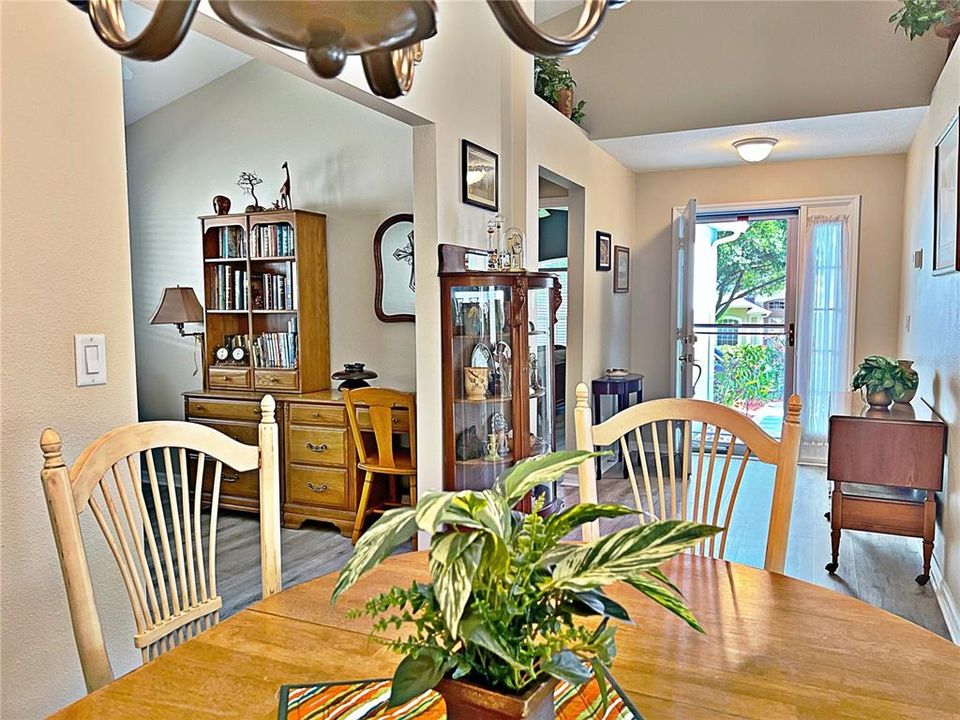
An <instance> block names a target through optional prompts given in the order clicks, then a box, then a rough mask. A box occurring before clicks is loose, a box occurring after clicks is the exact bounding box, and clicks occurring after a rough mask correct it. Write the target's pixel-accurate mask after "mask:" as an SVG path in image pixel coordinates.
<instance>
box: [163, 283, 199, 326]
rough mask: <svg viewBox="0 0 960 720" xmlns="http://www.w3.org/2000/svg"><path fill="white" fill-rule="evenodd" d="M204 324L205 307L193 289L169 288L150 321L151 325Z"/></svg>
mask: <svg viewBox="0 0 960 720" xmlns="http://www.w3.org/2000/svg"><path fill="white" fill-rule="evenodd" d="M196 322H203V306H201V305H200V301H199V300H197V295H196V293H194V292H193V288H189V287H180V286H179V285H178V286H177V287H169V288H165V289H164V291H163V296H162V297H161V298H160V305H159V306H157V311H156V312H155V313H154V314H153V318H152V319H151V320H150V324H151V325H182V324H184V323H196Z"/></svg>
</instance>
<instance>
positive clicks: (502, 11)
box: [487, 0, 623, 57]
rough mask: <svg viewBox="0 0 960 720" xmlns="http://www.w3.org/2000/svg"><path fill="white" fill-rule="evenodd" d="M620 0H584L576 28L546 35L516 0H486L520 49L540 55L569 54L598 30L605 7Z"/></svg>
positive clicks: (581, 47)
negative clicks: (562, 33)
mask: <svg viewBox="0 0 960 720" xmlns="http://www.w3.org/2000/svg"><path fill="white" fill-rule="evenodd" d="M622 4H623V2H618V1H617V0H614V2H611V3H608V0H584V7H583V12H582V13H581V15H580V22H579V23H578V25H577V27H576V29H575V30H574V31H573V32H571V33H569V34H567V35H559V36H558V35H550V34H548V33H545V32H544V31H543V30H541V29H540V28H539V27H537V25H536V23H534V22H532V21H531V20H530V18H529V17H528V16H527V14H526V13H525V12H524V11H523V8H522V7H521V6H520V3H519V2H518V1H517V0H487V5H488V6H489V7H490V10H491V12H493V16H494V17H495V18H496V19H497V22H498V23H500V27H501V28H502V29H503V31H504V32H505V33H506V34H507V36H508V37H509V38H510V39H511V40H512V41H513V43H514V44H515V45H517V46H518V47H519V48H521V49H522V50H525V51H526V52H528V53H530V54H532V55H540V56H543V57H556V56H558V55H573V54H574V53H577V52H579V51H580V50H582V49H583V48H584V47H586V45H587V43H589V42H590V41H591V40H593V38H594V36H595V35H596V34H597V32H598V31H599V30H600V25H601V24H602V23H603V18H604V15H605V14H606V12H607V9H608V6H609V7H618V6H619V5H622Z"/></svg>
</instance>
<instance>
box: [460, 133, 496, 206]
mask: <svg viewBox="0 0 960 720" xmlns="http://www.w3.org/2000/svg"><path fill="white" fill-rule="evenodd" d="M499 169H500V158H499V157H498V156H497V154H496V153H494V152H490V151H489V150H487V149H486V148H482V147H480V146H479V145H477V144H475V143H472V142H470V141H469V140H461V144H460V178H461V179H460V185H461V191H462V193H461V194H462V197H463V202H465V203H466V204H467V205H475V206H476V207H479V208H483V209H484V210H492V211H494V212H496V211H497V210H499V206H500V176H499Z"/></svg>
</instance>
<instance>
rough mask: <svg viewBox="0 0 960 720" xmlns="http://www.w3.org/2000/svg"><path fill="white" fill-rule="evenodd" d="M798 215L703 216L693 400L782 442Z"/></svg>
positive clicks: (697, 253)
mask: <svg viewBox="0 0 960 720" xmlns="http://www.w3.org/2000/svg"><path fill="white" fill-rule="evenodd" d="M798 226H799V213H798V211H797V210H796V209H793V210H783V211H775V212H769V211H765V212H753V213H738V214H737V215H730V214H716V215H698V216H697V222H696V238H695V242H694V263H693V265H694V273H695V276H694V282H693V283H692V290H693V293H692V295H693V298H692V299H693V330H694V334H695V335H696V337H697V342H696V344H695V345H694V358H695V360H694V364H695V368H699V371H700V372H699V376H697V374H695V375H694V383H693V397H695V398H698V399H701V400H709V401H712V402H716V403H720V404H721V405H725V406H727V407H732V408H734V409H736V410H739V411H740V412H743V413H744V414H746V415H747V416H748V417H750V418H751V419H752V420H754V422H756V423H757V424H758V425H760V427H762V428H763V429H764V430H766V431H767V432H768V433H769V434H770V435H772V436H774V437H779V436H780V429H781V424H782V420H783V403H784V400H785V398H787V397H789V395H790V393H791V392H792V391H793V350H794V348H793V345H794V335H795V333H794V327H795V324H794V323H795V320H794V317H795V309H796V283H795V282H794V281H793V279H794V264H795V263H794V260H793V259H794V258H795V257H796V247H797V239H798Z"/></svg>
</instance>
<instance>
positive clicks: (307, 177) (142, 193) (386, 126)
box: [127, 60, 416, 420]
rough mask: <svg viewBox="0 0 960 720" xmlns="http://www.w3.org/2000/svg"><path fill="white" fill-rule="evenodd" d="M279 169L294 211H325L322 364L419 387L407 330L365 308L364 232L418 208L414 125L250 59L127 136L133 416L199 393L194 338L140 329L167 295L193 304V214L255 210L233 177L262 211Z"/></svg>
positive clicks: (367, 239) (170, 413)
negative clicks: (245, 183) (219, 199)
mask: <svg viewBox="0 0 960 720" xmlns="http://www.w3.org/2000/svg"><path fill="white" fill-rule="evenodd" d="M132 82H136V78H134V80H133V81H132ZM251 107H258V108H266V109H267V110H265V111H263V112H260V111H255V112H250V111H249V110H250V108H251ZM186 128H189V130H187V131H185V129H186ZM285 160H286V161H289V163H290V174H291V184H292V194H293V201H294V205H295V207H297V208H301V209H304V210H313V211H316V212H322V213H326V215H327V264H328V269H329V295H330V354H331V358H330V359H331V367H332V368H333V369H337V368H340V367H342V366H343V364H344V363H346V362H356V361H362V362H365V363H367V365H368V366H369V367H370V368H371V369H373V370H375V371H376V372H378V373H379V375H380V377H379V380H378V382H379V383H381V384H382V385H384V386H388V387H399V388H403V389H410V390H412V389H414V388H415V386H416V370H415V355H416V351H415V348H414V337H415V330H414V326H413V324H412V323H383V322H380V321H379V320H378V319H377V317H376V315H375V314H374V311H373V296H374V286H375V273H374V263H373V236H374V234H375V232H376V230H377V228H378V227H379V225H380V223H382V222H383V221H384V220H385V219H387V218H388V217H390V216H391V215H395V214H397V213H401V212H406V213H409V212H412V211H413V188H412V185H413V133H412V130H411V128H410V127H409V126H407V125H404V124H402V123H400V122H398V121H396V120H392V119H390V118H387V117H384V116H383V115H381V114H379V113H377V112H375V111H373V110H369V109H367V108H364V107H361V106H359V105H357V104H356V103H353V102H350V101H349V100H345V99H344V98H341V97H339V96H338V95H335V94H334V93H331V92H328V91H327V90H324V89H321V88H318V87H316V86H315V85H312V84H310V83H308V82H306V81H304V80H301V79H300V78H297V77H293V76H292V75H290V74H288V73H285V72H283V71H282V70H278V69H276V68H273V67H270V66H269V65H266V64H264V63H262V62H259V61H256V60H254V61H252V62H249V63H247V64H246V65H243V66H242V67H240V68H238V69H237V70H234V71H233V72H230V73H228V74H226V75H224V76H223V77H221V78H219V79H217V80H215V81H213V82H212V83H209V84H208V85H205V86H204V87H202V88H200V89H198V90H196V91H194V92H192V93H189V94H188V95H185V96H184V97H182V98H180V99H178V100H176V101H174V102H172V103H170V104H169V105H166V106H164V107H162V108H161V109H159V110H157V111H156V112H153V113H151V114H150V115H148V116H146V117H144V118H143V119H141V120H139V121H137V122H135V123H133V124H132V125H130V126H129V127H128V128H127V166H128V187H129V193H130V242H131V255H132V269H133V292H134V320H135V329H136V347H137V379H138V391H139V392H138V398H139V405H140V417H141V419H143V420H156V419H180V418H181V417H182V413H183V401H182V398H181V397H180V393H181V392H183V391H184V390H191V389H198V388H199V387H200V386H201V378H200V376H199V375H198V376H193V374H192V373H193V369H194V361H193V356H192V352H193V343H191V342H189V341H185V340H183V339H182V338H180V336H179V335H178V334H177V333H176V331H175V330H174V329H173V328H172V327H170V326H151V325H150V324H149V321H150V317H151V316H152V315H153V312H154V310H155V309H156V305H157V301H158V300H159V298H160V293H161V291H162V289H163V288H164V287H168V286H172V285H177V284H180V285H186V286H192V287H193V288H195V289H196V290H197V294H198V296H200V297H202V293H201V288H202V287H203V265H202V263H201V247H200V242H199V240H200V235H199V223H198V221H197V215H201V214H209V213H210V212H211V208H210V199H211V198H212V197H213V196H214V195H216V194H225V195H227V196H228V197H230V198H231V200H232V201H233V208H234V209H239V210H242V209H243V207H244V206H245V205H247V204H248V203H249V202H251V200H250V196H249V195H244V194H243V193H242V192H241V191H240V189H239V188H238V187H237V186H236V178H237V176H238V175H239V173H240V171H241V170H254V171H256V172H257V173H259V174H260V176H261V177H262V178H263V179H264V182H263V184H262V185H261V186H260V187H259V188H258V189H257V196H258V197H259V199H260V202H261V203H262V204H264V205H269V204H270V202H271V201H272V200H273V199H275V198H276V197H277V188H278V187H279V186H280V182H281V181H282V179H283V177H284V176H283V170H281V168H280V165H281V163H282V162H283V161H285ZM208 341H209V342H211V343H214V344H216V343H218V342H220V339H218V338H209V339H208Z"/></svg>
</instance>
